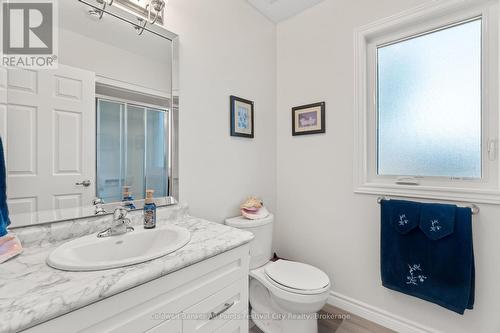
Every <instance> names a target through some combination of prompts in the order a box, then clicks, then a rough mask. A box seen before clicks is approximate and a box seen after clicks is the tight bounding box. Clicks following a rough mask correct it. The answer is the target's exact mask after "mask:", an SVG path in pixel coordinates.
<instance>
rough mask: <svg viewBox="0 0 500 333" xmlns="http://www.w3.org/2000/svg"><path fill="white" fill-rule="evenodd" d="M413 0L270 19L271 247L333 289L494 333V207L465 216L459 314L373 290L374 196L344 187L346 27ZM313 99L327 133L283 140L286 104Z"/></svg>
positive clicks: (497, 269) (348, 75) (349, 57)
mask: <svg viewBox="0 0 500 333" xmlns="http://www.w3.org/2000/svg"><path fill="white" fill-rule="evenodd" d="M420 3H422V1H418V0H380V1H373V0H356V1H353V0H326V1H324V2H323V3H321V4H319V5H318V6H316V7H314V8H311V9H310V10H308V11H306V12H304V13H302V14H301V15H299V16H297V17H294V18H292V19H289V20H287V21H285V22H282V23H280V24H279V25H278V28H277V36H278V37H277V42H278V50H277V59H278V70H277V77H278V82H277V84H278V85H277V86H278V90H277V96H278V115H277V136H278V139H277V151H278V161H277V198H278V199H277V207H278V210H277V226H276V245H277V247H278V249H279V254H280V255H282V256H285V257H289V258H293V259H296V260H302V261H304V262H309V263H311V264H314V265H317V266H318V267H320V268H322V269H323V270H325V271H326V272H327V273H328V274H329V276H330V278H331V279H332V281H333V290H334V291H335V292H338V293H340V294H343V295H346V296H348V297H351V298H354V299H356V300H359V301H362V302H365V303H368V304H370V305H372V306H375V307H379V308H381V309H384V310H387V311H389V312H391V313H393V314H396V315H399V316H402V317H405V318H408V319H410V320H412V321H415V322H418V323H420V324H423V325H427V326H430V327H432V328H434V329H437V330H441V331H443V332H450V333H495V332H500V316H499V313H500V288H499V287H498V281H499V277H500V259H499V258H498V255H499V254H500V242H498V238H499V235H500V223H499V220H498V216H500V207H495V206H487V205H482V206H481V213H480V215H479V217H478V219H477V220H476V221H475V222H474V241H475V244H474V245H475V258H476V305H475V310H474V311H468V312H467V313H466V314H465V315H464V316H460V315H457V314H454V313H452V312H450V311H447V310H444V309H443V308H440V307H439V306H436V305H433V304H431V303H428V302H425V301H422V300H419V299H416V298H412V297H409V296H405V295H403V294H400V293H396V292H393V291H390V290H387V289H385V288H383V287H382V286H381V281H380V269H379V260H380V257H379V256H380V250H379V247H380V244H379V238H380V234H379V232H380V227H379V224H380V221H379V207H378V205H377V203H376V197H374V196H365V195H356V194H354V193H353V171H352V168H353V162H352V161H353V127H354V125H353V114H354V110H353V100H354V45H353V40H354V36H353V30H354V29H355V28H356V27H358V26H361V25H364V24H367V23H370V22H373V21H375V20H377V19H380V18H383V17H387V16H389V15H391V14H395V13H397V12H400V11H402V10H404V9H407V8H410V7H412V6H415V5H418V4H420ZM319 101H326V105H327V107H326V132H327V133H326V134H325V135H315V136H304V137H292V136H291V124H290V123H291V121H290V118H291V116H290V113H291V111H290V110H291V107H292V106H296V105H302V104H307V103H313V102H319Z"/></svg>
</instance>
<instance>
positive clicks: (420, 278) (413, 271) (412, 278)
mask: <svg viewBox="0 0 500 333" xmlns="http://www.w3.org/2000/svg"><path fill="white" fill-rule="evenodd" d="M408 269H409V273H410V275H408V276H407V277H406V280H407V281H406V284H412V285H414V286H418V285H419V284H422V283H424V282H425V280H426V279H427V276H425V275H422V274H421V273H422V269H421V268H420V265H413V266H410V265H408Z"/></svg>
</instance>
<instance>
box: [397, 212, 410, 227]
mask: <svg viewBox="0 0 500 333" xmlns="http://www.w3.org/2000/svg"><path fill="white" fill-rule="evenodd" d="M407 224H408V219H407V218H406V214H403V215H399V225H400V226H404V225H407Z"/></svg>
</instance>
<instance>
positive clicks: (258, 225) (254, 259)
mask: <svg viewBox="0 0 500 333" xmlns="http://www.w3.org/2000/svg"><path fill="white" fill-rule="evenodd" d="M273 221H274V216H273V214H269V216H268V217H266V218H263V219H258V220H248V219H246V218H244V217H243V216H237V217H233V218H229V219H226V225H228V226H230V227H233V228H238V229H243V230H246V231H250V232H251V233H253V234H254V236H255V238H254V239H253V240H252V242H251V243H250V269H254V268H257V267H260V266H263V265H265V264H266V263H267V262H269V260H270V259H271V258H272V242H273Z"/></svg>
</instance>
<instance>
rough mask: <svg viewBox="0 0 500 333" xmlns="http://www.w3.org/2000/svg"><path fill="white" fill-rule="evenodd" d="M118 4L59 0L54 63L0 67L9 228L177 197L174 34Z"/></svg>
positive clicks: (0, 117)
mask: <svg viewBox="0 0 500 333" xmlns="http://www.w3.org/2000/svg"><path fill="white" fill-rule="evenodd" d="M85 2H87V3H85ZM121 2H123V1H121ZM119 4H120V1H116V2H115V4H113V5H112V6H108V7H107V8H106V11H108V13H104V15H102V17H100V16H101V15H100V14H102V13H100V12H99V11H98V10H95V8H92V7H91V6H89V5H94V6H96V7H97V8H99V6H101V5H102V1H101V4H100V3H99V2H98V1H95V0H87V1H78V0H64V1H58V9H57V10H58V13H59V15H58V20H59V24H58V36H59V38H58V63H59V65H58V67H57V68H56V69H50V70H47V69H20V68H2V70H1V71H0V75H1V78H0V79H1V80H0V83H3V84H0V89H3V90H4V92H2V93H0V96H3V97H1V98H2V99H3V100H0V135H1V137H2V140H3V144H4V149H5V161H6V168H7V197H8V206H9V211H10V216H11V221H12V225H11V228H12V227H21V226H25V225H32V224H40V223H47V222H53V221H60V220H68V219H75V218H81V217H88V216H94V215H99V214H106V213H112V212H113V209H114V208H115V207H116V206H117V205H120V204H126V205H128V206H129V207H132V208H137V209H140V208H142V202H143V199H144V197H145V193H146V190H149V189H152V190H154V191H155V192H154V196H155V200H156V202H157V204H158V205H168V204H173V203H175V202H176V199H178V195H177V193H178V188H177V187H178V178H177V174H178V173H177V172H178V170H177V165H178V163H177V161H178V159H177V147H178V140H177V138H178V137H177V132H178V131H177V129H178V112H179V110H178V89H177V78H176V74H177V73H178V71H177V68H176V63H177V36H176V35H175V34H173V33H171V32H168V31H166V30H164V29H163V28H162V27H160V26H158V25H157V24H154V25H153V24H149V23H148V25H147V29H146V30H141V29H140V28H139V27H140V26H142V24H143V23H142V22H141V21H139V20H138V18H137V15H135V14H134V13H133V12H131V11H130V10H129V9H127V8H126V7H124V8H120V7H119ZM113 14H114V15H113ZM115 15H116V16H120V17H122V18H125V20H121V19H119V18H117V17H116V16H115ZM143 22H144V21H143ZM134 23H137V24H138V26H134ZM82 27H84V28H82ZM2 104H3V107H2Z"/></svg>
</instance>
